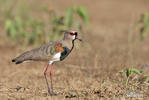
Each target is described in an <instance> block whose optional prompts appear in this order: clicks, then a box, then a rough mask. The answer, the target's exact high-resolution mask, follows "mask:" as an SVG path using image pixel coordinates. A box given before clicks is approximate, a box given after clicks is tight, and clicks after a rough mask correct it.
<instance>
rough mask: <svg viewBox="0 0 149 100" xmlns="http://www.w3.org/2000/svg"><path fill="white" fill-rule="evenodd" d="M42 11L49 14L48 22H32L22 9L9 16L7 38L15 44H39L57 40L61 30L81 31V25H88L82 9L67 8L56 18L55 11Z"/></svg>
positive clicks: (7, 19)
mask: <svg viewBox="0 0 149 100" xmlns="http://www.w3.org/2000/svg"><path fill="white" fill-rule="evenodd" d="M44 11H46V12H47V14H49V19H50V20H49V21H46V22H44V21H42V20H39V19H34V20H32V19H31V18H30V17H28V16H26V15H27V12H26V11H25V9H24V7H23V9H21V10H20V11H18V12H20V13H18V14H17V15H15V16H12V15H11V14H10V15H9V16H8V17H7V18H6V20H5V31H6V33H7V36H8V37H9V38H10V39H11V40H16V42H17V43H20V42H21V44H22V43H23V44H26V45H29V44H39V43H45V42H47V41H49V40H50V41H51V40H55V39H57V38H59V37H60V36H61V34H59V33H60V32H61V31H62V30H67V29H72V28H73V29H75V30H79V31H81V29H82V28H81V27H82V25H83V23H85V24H88V15H87V12H86V10H85V9H84V8H83V7H69V8H68V9H67V11H66V14H65V15H64V16H58V15H57V14H56V12H55V11H53V10H52V11H51V10H48V9H46V8H44ZM9 12H11V10H9ZM81 21H82V22H81ZM50 30H52V31H50Z"/></svg>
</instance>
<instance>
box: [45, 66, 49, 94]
mask: <svg viewBox="0 0 149 100" xmlns="http://www.w3.org/2000/svg"><path fill="white" fill-rule="evenodd" d="M48 68H49V64H48V65H47V67H46V69H45V71H44V77H45V80H46V84H47V87H48V92H49V93H50V88H49V83H48V80H47V70H48Z"/></svg>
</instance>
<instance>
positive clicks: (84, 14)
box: [77, 7, 88, 24]
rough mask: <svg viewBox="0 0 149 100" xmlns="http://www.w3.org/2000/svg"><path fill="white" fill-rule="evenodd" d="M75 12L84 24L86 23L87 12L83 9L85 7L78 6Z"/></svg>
mask: <svg viewBox="0 0 149 100" xmlns="http://www.w3.org/2000/svg"><path fill="white" fill-rule="evenodd" d="M77 13H78V14H79V16H80V17H81V18H82V19H83V21H84V22H85V24H88V14H87V11H86V10H85V8H84V7H78V8H77Z"/></svg>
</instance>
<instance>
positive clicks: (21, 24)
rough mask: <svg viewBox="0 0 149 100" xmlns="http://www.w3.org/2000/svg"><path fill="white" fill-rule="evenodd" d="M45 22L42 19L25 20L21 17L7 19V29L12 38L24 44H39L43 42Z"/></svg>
mask: <svg viewBox="0 0 149 100" xmlns="http://www.w3.org/2000/svg"><path fill="white" fill-rule="evenodd" d="M43 29H44V24H43V23H42V22H41V21H40V20H28V21H23V19H21V18H20V17H16V18H15V19H7V20H6V21H5V31H6V33H7V35H8V37H10V39H11V40H16V42H18V43H20V42H21V44H22V43H24V44H38V43H39V42H41V40H40V39H41V38H42V32H43Z"/></svg>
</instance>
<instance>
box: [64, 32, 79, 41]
mask: <svg viewBox="0 0 149 100" xmlns="http://www.w3.org/2000/svg"><path fill="white" fill-rule="evenodd" d="M64 38H65V39H70V40H72V41H73V40H80V41H82V39H80V37H79V36H78V32H77V31H64Z"/></svg>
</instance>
